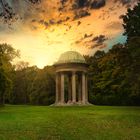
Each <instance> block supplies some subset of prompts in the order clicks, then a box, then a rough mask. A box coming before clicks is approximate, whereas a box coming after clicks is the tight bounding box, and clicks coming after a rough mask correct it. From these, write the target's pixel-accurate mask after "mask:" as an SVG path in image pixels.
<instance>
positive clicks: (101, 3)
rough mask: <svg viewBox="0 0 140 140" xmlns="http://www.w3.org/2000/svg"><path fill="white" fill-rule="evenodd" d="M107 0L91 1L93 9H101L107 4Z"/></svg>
mask: <svg viewBox="0 0 140 140" xmlns="http://www.w3.org/2000/svg"><path fill="white" fill-rule="evenodd" d="M105 4H106V1H105V0H94V1H93V2H91V5H90V6H91V9H99V8H101V7H103V6H105Z"/></svg>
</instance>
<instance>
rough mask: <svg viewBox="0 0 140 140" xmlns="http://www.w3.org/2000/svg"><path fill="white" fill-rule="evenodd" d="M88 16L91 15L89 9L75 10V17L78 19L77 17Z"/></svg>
mask: <svg viewBox="0 0 140 140" xmlns="http://www.w3.org/2000/svg"><path fill="white" fill-rule="evenodd" d="M86 16H90V13H89V12H88V11H87V10H80V11H75V16H74V18H73V19H74V20H76V19H79V18H83V17H86Z"/></svg>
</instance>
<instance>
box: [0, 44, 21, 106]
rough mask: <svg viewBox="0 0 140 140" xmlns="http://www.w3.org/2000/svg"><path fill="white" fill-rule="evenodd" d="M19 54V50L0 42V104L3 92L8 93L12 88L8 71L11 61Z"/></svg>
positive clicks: (2, 101) (10, 68)
mask: <svg viewBox="0 0 140 140" xmlns="http://www.w3.org/2000/svg"><path fill="white" fill-rule="evenodd" d="M17 56H19V51H17V50H15V49H14V48H13V47H11V46H10V45H8V44H0V104H3V103H4V96H5V94H9V93H10V91H11V89H12V81H11V77H10V72H11V70H12V68H13V67H12V61H13V59H14V58H15V57H17Z"/></svg>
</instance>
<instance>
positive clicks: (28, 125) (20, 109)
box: [0, 105, 140, 140]
mask: <svg viewBox="0 0 140 140" xmlns="http://www.w3.org/2000/svg"><path fill="white" fill-rule="evenodd" d="M0 140H140V107H111V106H94V105H93V106H89V107H87V106H86V107H84V106H83V107H82V106H81V107H78V106H75V107H53V106H52V107H49V106H26V105H25V106H24V105H23V106H15V105H6V106H5V107H1V108H0Z"/></svg>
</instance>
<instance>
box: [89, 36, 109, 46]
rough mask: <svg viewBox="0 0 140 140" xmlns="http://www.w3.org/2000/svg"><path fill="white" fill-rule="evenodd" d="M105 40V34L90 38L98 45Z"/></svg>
mask: <svg viewBox="0 0 140 140" xmlns="http://www.w3.org/2000/svg"><path fill="white" fill-rule="evenodd" d="M105 40H107V38H106V37H105V35H99V36H96V37H94V38H93V39H92V41H94V42H96V44H98V45H100V44H103V43H104V41H105Z"/></svg>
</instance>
